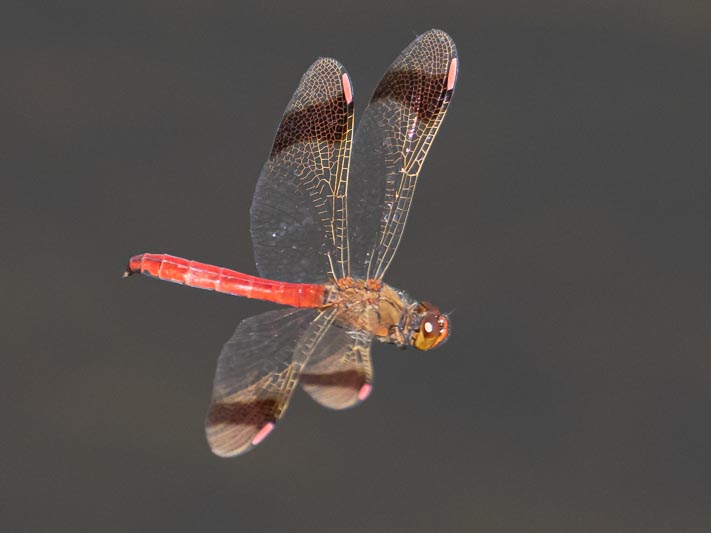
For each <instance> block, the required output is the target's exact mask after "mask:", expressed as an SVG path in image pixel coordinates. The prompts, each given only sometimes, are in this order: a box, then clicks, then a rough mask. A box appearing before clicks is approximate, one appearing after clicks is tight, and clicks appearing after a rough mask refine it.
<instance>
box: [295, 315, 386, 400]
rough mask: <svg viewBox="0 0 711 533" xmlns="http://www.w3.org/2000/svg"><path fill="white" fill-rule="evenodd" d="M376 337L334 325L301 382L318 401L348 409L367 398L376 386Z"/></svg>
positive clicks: (328, 331) (304, 371)
mask: <svg viewBox="0 0 711 533" xmlns="http://www.w3.org/2000/svg"><path fill="white" fill-rule="evenodd" d="M372 340H373V337H372V336H371V335H368V334H366V333H363V332H356V331H349V330H347V329H343V328H341V327H339V326H336V325H333V326H331V327H330V328H329V329H328V330H327V331H326V333H325V334H324V336H323V338H322V339H321V342H320V343H319V346H318V349H317V350H316V351H315V352H314V353H313V355H312V356H311V359H309V362H308V364H307V365H306V367H305V368H304V370H303V372H302V374H301V381H300V383H301V386H302V388H303V389H304V390H305V391H306V392H307V393H309V395H310V396H311V397H312V398H313V399H314V400H316V401H317V402H318V403H320V404H321V405H323V406H325V407H329V408H331V409H346V408H348V407H353V406H355V405H357V404H359V403H360V402H362V401H363V400H365V399H366V398H367V397H368V395H369V394H370V391H371V390H372V388H373V385H372V383H373V367H372V364H371V361H370V346H371V344H372Z"/></svg>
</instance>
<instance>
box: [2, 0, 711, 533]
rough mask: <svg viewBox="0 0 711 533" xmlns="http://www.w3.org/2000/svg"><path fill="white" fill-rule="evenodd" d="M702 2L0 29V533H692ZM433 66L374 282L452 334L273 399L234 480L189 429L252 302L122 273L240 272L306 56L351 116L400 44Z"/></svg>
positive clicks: (704, 434) (43, 9)
mask: <svg viewBox="0 0 711 533" xmlns="http://www.w3.org/2000/svg"><path fill="white" fill-rule="evenodd" d="M710 24H711V7H710V4H709V3H708V2H700V1H699V2H671V1H661V0H647V1H639V2H634V1H627V2H624V1H623V2H612V1H596V2H582V1H562V0H561V1H557V0H543V1H539V2H530V1H527V0H525V1H524V0H519V1H512V2H496V1H492V0H483V1H469V2H449V1H437V2H426V1H424V0H408V1H401V0H392V1H377V2H372V3H371V2H335V1H329V2H320V3H315V2H308V3H304V2H288V3H287V2H285V3H284V4H283V5H279V4H275V3H271V2H242V3H239V2H234V1H232V2H227V1H213V2H197V1H194V2H190V1H183V2H167V1H160V0H155V1H141V2H120V3H119V2H115V3H106V4H103V3H101V2H88V1H86V2H61V3H59V2H58V3H45V4H40V3H31V2H23V3H20V2H18V3H14V2H3V9H2V17H1V22H0V45H1V46H0V116H1V117H2V118H1V121H0V132H1V135H2V139H1V141H2V142H1V143H0V172H1V174H0V180H2V189H1V190H2V193H1V194H0V203H1V207H2V208H1V209H0V216H1V217H2V220H1V224H0V233H1V235H2V240H1V242H2V255H1V257H2V262H1V264H0V269H1V270H0V279H1V281H0V286H1V288H2V294H1V299H0V300H1V301H2V304H1V309H2V315H1V316H0V318H1V320H2V336H1V338H2V346H1V349H2V354H1V356H0V399H1V401H0V417H1V420H2V433H1V436H0V452H1V453H0V529H1V530H2V531H102V532H103V531H108V532H113V531H206V532H212V531H309V532H322V531H339V532H340V531H343V532H355V531H364V530H367V531H418V532H419V531H423V532H429V531H481V532H522V531H526V532H528V531H532V532H588V531H589V532H600V531H605V532H618V531H619V532H628V531H649V532H657V531H660V532H661V531H664V532H680V531H683V532H702V531H703V532H706V531H709V529H710V528H711V453H710V452H711V428H710V427H709V408H710V407H711V392H710V391H711V362H710V361H709V359H710V355H711V350H710V348H711V330H710V328H709V325H710V319H711V305H710V302H711V299H710V297H711V282H710V281H709V263H710V260H711V252H710V251H709V232H710V230H711V216H710V214H709V199H710V198H711V172H710V171H711V156H709V139H710V138H711V135H710V132H709V124H710V123H711V120H710V119H711V105H710V104H709V94H710V82H711V69H710V65H711V32H709V27H710V26H709V25H710ZM433 27H436V28H441V29H444V30H446V31H447V32H449V33H450V34H451V35H452V37H453V38H454V40H455V41H456V43H457V45H458V49H459V55H460V60H461V69H460V77H459V84H458V87H457V92H456V94H455V97H454V101H453V104H452V106H451V108H450V112H449V115H448V117H447V119H446V121H445V123H444V125H443V128H442V130H441V133H440V135H439V137H438V139H437V142H436V143H435V146H434V148H433V149H432V151H431V152H430V156H429V159H428V161H427V163H426V165H425V167H424V170H423V174H422V177H421V180H420V184H419V187H418V194H417V198H416V200H415V203H414V209H413V212H412V216H411V218H410V222H409V225H408V229H407V232H406V235H405V238H404V240H403V243H402V246H401V248H400V251H399V254H398V257H397V259H396V261H395V263H394V264H393V266H392V268H391V269H390V271H389V273H388V277H387V281H388V282H389V283H391V284H393V285H395V286H397V287H401V288H403V289H406V290H408V291H409V292H410V293H411V294H412V295H413V296H416V297H419V298H422V299H429V300H432V301H433V302H435V303H437V304H438V305H439V306H441V307H442V308H443V309H446V310H450V309H454V314H453V318H452V320H453V334H452V338H451V340H450V342H448V343H447V344H446V345H445V346H444V347H443V348H441V349H439V350H436V351H434V352H430V353H417V352H415V351H414V350H407V351H399V350H396V349H394V348H392V347H390V346H385V345H378V346H376V347H375V352H374V359H375V365H376V368H375V372H376V383H375V390H374V392H373V395H372V396H371V397H370V399H369V400H368V401H367V402H366V403H365V404H364V405H362V406H361V407H359V408H357V409H354V410H351V411H347V412H340V413H339V412H331V411H328V410H325V409H323V408H321V407H319V406H317V405H316V404H314V403H313V402H311V401H310V399H309V398H308V397H306V395H304V394H303V393H301V392H300V391H299V393H298V394H297V397H296V398H295V400H294V402H293V403H292V405H291V408H290V410H289V413H288V414H287V416H286V418H285V420H284V421H283V423H282V424H281V425H280V427H279V429H278V431H276V432H275V433H274V434H273V435H272V436H271V437H270V438H269V439H268V440H267V441H265V443H264V444H263V445H262V446H260V447H259V448H258V449H257V450H255V451H253V452H251V453H249V454H248V455H246V456H244V457H241V458H238V459H234V460H221V459H218V458H217V457H214V456H212V455H211V453H210V451H209V448H208V446H207V444H206V442H205V439H204V436H203V416H204V414H205V411H206V407H207V401H208V399H209V395H210V388H211V380H212V376H213V371H214V364H215V361H216V358H217V355H218V353H219V351H220V348H221V346H222V344H223V343H224V342H225V341H226V340H227V339H228V338H229V337H230V335H231V334H232V332H233V330H234V328H235V326H236V324H237V323H238V322H239V321H240V320H241V319H243V318H245V317H247V316H249V315H252V314H255V313H259V312H262V311H265V310H267V309H270V308H274V306H273V305H270V304H266V303H261V302H256V301H249V300H240V299H237V298H231V297H227V296H223V295H215V294H212V293H208V292H204V291H199V290H195V289H185V288H181V287H178V286H174V285H171V284H167V283H161V282H157V281H154V280H149V279H146V278H141V277H136V278H132V279H129V280H123V279H121V273H122V272H123V269H124V266H125V264H126V262H127V260H128V258H129V257H130V256H131V255H134V254H137V253H141V252H170V253H173V254H176V255H180V256H182V257H187V258H192V259H198V260H202V261H206V262H212V263H216V264H219V265H222V266H227V267H231V268H235V269H238V270H242V271H245V272H248V273H255V268H254V263H253V257H252V250H251V243H250V238H249V227H248V224H249V205H250V199H251V195H252V193H253V191H254V186H255V183H256V178H257V175H258V173H259V170H260V168H261V166H262V164H263V161H264V159H265V158H266V156H267V154H268V152H269V148H270V145H271V141H272V137H273V135H274V132H275V130H276V127H277V124H278V122H279V119H280V117H281V114H282V111H283V109H284V107H285V106H286V103H287V102H288V100H289V98H290V96H291V93H292V91H293V90H294V89H295V87H296V84H297V83H298V81H299V78H300V76H301V74H302V73H303V71H304V70H305V69H306V68H307V67H308V66H309V64H310V63H311V62H312V61H313V60H314V59H315V58H316V57H318V56H325V55H328V56H333V57H336V58H338V59H339V60H340V61H342V62H343V63H344V64H345V65H346V67H347V68H348V69H349V71H350V73H351V76H352V78H353V80H354V85H355V97H356V105H357V109H360V110H362V109H363V106H364V104H365V102H366V101H367V98H368V97H369V95H370V92H371V91H372V89H373V88H374V86H375V84H376V83H377V81H378V79H379V78H380V76H381V74H382V73H383V71H384V70H385V69H386V68H387V66H388V65H389V64H390V62H391V61H392V60H393V58H395V56H396V55H397V54H398V53H399V52H400V51H401V50H402V49H403V48H404V47H405V46H406V45H407V44H408V43H409V42H410V41H411V40H413V39H414V37H415V36H416V34H417V33H421V32H423V31H426V30H427V29H429V28H433Z"/></svg>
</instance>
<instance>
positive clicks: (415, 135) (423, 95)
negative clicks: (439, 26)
mask: <svg viewBox="0 0 711 533" xmlns="http://www.w3.org/2000/svg"><path fill="white" fill-rule="evenodd" d="M457 68H458V60H457V50H456V47H455V46H454V42H453V41H452V39H451V38H450V37H449V35H447V34H446V33H445V32H443V31H440V30H430V31H428V32H427V33H424V34H422V35H420V36H419V37H418V38H417V39H416V40H415V41H413V42H412V43H411V44H410V46H408V47H407V48H406V49H405V50H404V51H403V52H402V53H401V54H400V56H399V57H398V58H397V59H396V60H395V62H394V63H393V64H392V65H391V66H390V68H389V69H388V70H387V72H386V73H385V75H384V76H383V79H382V80H381V81H380V83H379V85H378V87H377V88H376V89H375V93H374V94H373V96H372V98H371V101H370V104H369V105H368V107H367V109H366V110H365V112H364V115H363V117H362V118H361V119H360V122H359V123H358V128H357V130H356V134H355V140H354V148H353V165H352V169H351V179H350V183H349V190H348V214H349V220H348V223H349V242H350V259H351V262H350V274H351V275H352V276H355V277H359V278H366V279H368V278H375V279H381V278H382V277H383V275H384V274H385V271H386V270H387V269H388V266H389V265H390V262H391V261H392V258H393V256H394V255H395V251H396V250H397V247H398V244H399V243H400V239H401V237H402V233H403V230H404V228H405V222H406V221H407V215H408V213H409V211H410V206H411V204H412V198H413V194H414V192H415V186H416V185H417V176H418V175H419V173H420V169H421V168H422V164H423V162H424V160H425V157H426V156H427V152H428V151H429V149H430V146H431V145H432V142H433V141H434V138H435V135H436V134H437V131H438V130H439V127H440V125H441V124H442V120H443V119H444V116H445V113H446V112H447V106H448V104H449V101H450V99H451V97H452V93H453V92H454V84H455V81H456V77H457Z"/></svg>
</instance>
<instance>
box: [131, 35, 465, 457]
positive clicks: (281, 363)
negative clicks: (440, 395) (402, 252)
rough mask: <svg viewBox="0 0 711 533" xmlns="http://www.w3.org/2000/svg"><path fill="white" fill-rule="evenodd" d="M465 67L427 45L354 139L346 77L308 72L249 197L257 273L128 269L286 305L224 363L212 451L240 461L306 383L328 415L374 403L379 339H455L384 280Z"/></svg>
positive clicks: (322, 67) (401, 62)
mask: <svg viewBox="0 0 711 533" xmlns="http://www.w3.org/2000/svg"><path fill="white" fill-rule="evenodd" d="M458 65H459V61H458V58H457V50H456V48H455V45H454V42H453V41H452V39H451V38H450V37H449V35H447V34H446V33H445V32H443V31H440V30H430V31H428V32H426V33H424V34H422V35H420V36H419V37H418V38H417V39H415V41H413V42H412V43H411V44H410V45H409V46H408V47H407V48H405V50H403V52H402V53H401V54H400V55H399V56H398V57H397V59H395V61H394V62H393V64H392V65H391V66H390V67H389V68H388V70H387V71H386V72H385V75H384V76H383V78H382V80H381V81H380V83H379V84H378V86H377V88H376V89H375V92H374V93H373V96H372V98H371V100H370V103H369V105H368V106H367V108H366V109H365V111H364V114H363V116H362V118H361V119H360V122H359V124H358V128H357V130H356V131H355V138H354V139H352V137H353V130H354V127H353V109H354V106H353V87H352V85H351V80H350V77H349V75H348V73H347V72H346V70H345V69H344V68H343V66H342V65H341V64H340V63H339V62H338V61H336V60H334V59H330V58H320V59H318V60H317V61H316V62H315V63H314V64H313V65H311V67H310V68H309V69H308V70H307V71H306V73H305V74H304V76H303V77H302V79H301V82H300V83H299V86H298V87H297V89H296V92H295V93H294V95H293V97H292V99H291V101H290V102H289V105H288V106H287V108H286V111H285V112H284V115H283V117H282V119H281V123H280V124H279V128H278V130H277V134H276V137H275V139H274V144H273V146H272V149H271V152H270V155H269V158H268V159H267V161H266V163H265V164H264V167H263V169H262V172H261V174H260V176H259V179H258V181H257V187H256V191H255V193H254V198H253V200H252V207H251V210H250V223H251V235H252V243H253V247H254V255H255V259H256V263H257V270H258V272H259V275H260V276H261V277H256V276H251V275H247V274H242V273H240V272H236V271H234V270H229V269H227V268H221V267H217V266H212V265H208V264H204V263H199V262H197V261H190V260H186V259H181V258H178V257H174V256H172V255H167V254H151V253H145V254H141V255H137V256H135V257H132V258H131V259H130V261H129V264H128V268H127V270H126V274H125V275H127V276H128V275H131V274H135V273H140V274H144V275H147V276H151V277H155V278H158V279H162V280H166V281H172V282H175V283H180V284H182V285H188V286H190V287H198V288H201V289H207V290H212V291H217V292H222V293H227V294H233V295H237V296H243V297H246V298H257V299H260V300H266V301H270V302H276V303H279V304H283V305H285V306H288V307H287V308H282V309H279V310H275V311H269V312H266V313H263V314H260V315H257V316H253V317H251V318H247V319H245V320H243V321H242V322H241V323H240V324H239V325H238V326H237V330H236V331H235V333H234V335H233V336H232V338H231V339H230V340H229V341H227V343H226V344H225V345H224V347H223V349H222V352H221V353H220V356H219V359H218V361H217V370H216V373H215V380H214V385H213V392H212V399H211V402H210V407H209V410H208V414H207V418H206V423H205V431H206V434H207V440H208V442H209V444H210V447H211V449H212V451H213V452H214V453H215V454H217V455H219V456H223V457H232V456H236V455H239V454H242V453H244V452H246V451H248V450H250V449H252V448H253V447H255V446H257V445H258V444H259V443H260V442H262V441H263V440H264V439H265V438H266V436H267V435H268V434H269V433H271V431H272V430H273V429H274V427H275V424H276V423H277V422H278V421H279V420H280V419H281V417H282V416H284V413H285V411H286V409H287V407H288V405H289V401H290V399H291V397H292V395H293V393H294V390H295V388H296V385H297V383H300V384H301V387H302V388H303V389H304V390H305V391H306V392H307V393H308V394H309V395H310V396H311V397H312V398H313V399H314V400H315V401H317V402H318V403H320V404H321V405H323V406H325V407H329V408H331V409H345V408H348V407H352V406H355V405H357V404H359V403H360V402H362V401H364V400H365V399H366V398H367V397H368V396H369V394H370V393H371V391H372V387H373V367H372V363H371V356H370V350H371V344H372V342H373V340H377V341H381V342H387V343H390V344H394V345H396V346H399V347H407V346H414V347H415V348H417V349H419V350H429V349H431V348H435V347H437V346H440V345H441V344H442V343H443V342H444V341H445V340H446V339H447V337H448V335H449V330H450V325H449V319H448V317H447V316H446V315H445V314H444V313H442V312H440V310H439V309H438V308H437V307H436V306H435V305H433V304H431V303H429V302H426V301H420V302H418V301H416V300H415V299H413V298H411V297H410V296H408V295H407V294H406V293H405V292H403V291H401V290H398V289H396V288H394V287H391V286H389V285H386V284H385V283H383V281H382V280H383V276H384V275H385V273H386V272H387V270H388V267H389V266H390V264H391V263H392V260H393V257H394V256H395V252H396V251H397V248H398V245H399V243H400V239H401V238H402V234H403V230H404V229H405V223H406V221H407V216H408V213H409V212H410V208H411V205H412V199H413V195H414V192H415V186H416V185H417V177H418V175H419V173H420V169H421V168H422V164H423V163H424V160H425V157H426V156H427V153H428V151H429V149H430V147H431V145H432V142H433V140H434V138H435V136H436V135H437V131H438V130H439V128H440V125H441V124H442V120H443V119H444V116H445V114H446V112H447V107H448V105H449V102H450V100H451V98H452V94H453V92H454V86H455V83H456V79H457V71H458ZM351 141H352V142H351ZM351 146H353V149H352V150H351Z"/></svg>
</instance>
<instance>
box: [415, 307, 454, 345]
mask: <svg viewBox="0 0 711 533" xmlns="http://www.w3.org/2000/svg"><path fill="white" fill-rule="evenodd" d="M447 335H449V320H448V319H447V317H446V316H445V315H440V314H438V313H437V314H435V313H426V314H425V315H424V316H423V317H422V321H421V322H420V327H419V329H418V330H417V331H416V332H415V334H414V335H413V341H414V342H413V344H414V345H415V348H417V349H418V350H429V349H431V348H435V347H436V346H437V345H439V344H441V343H442V342H443V341H444V340H445V339H446V338H447Z"/></svg>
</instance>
